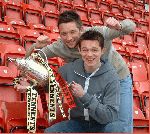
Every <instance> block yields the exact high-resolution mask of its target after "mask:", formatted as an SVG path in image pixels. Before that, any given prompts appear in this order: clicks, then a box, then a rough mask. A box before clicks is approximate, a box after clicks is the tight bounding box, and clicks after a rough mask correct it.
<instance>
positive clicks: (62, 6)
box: [59, 4, 73, 13]
mask: <svg viewBox="0 0 150 134" xmlns="http://www.w3.org/2000/svg"><path fill="white" fill-rule="evenodd" d="M66 10H73V5H70V4H69V5H68V4H67V5H66V4H60V5H59V12H60V13H62V12H64V11H66Z"/></svg>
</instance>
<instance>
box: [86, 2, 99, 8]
mask: <svg viewBox="0 0 150 134" xmlns="http://www.w3.org/2000/svg"><path fill="white" fill-rule="evenodd" d="M85 2H86V7H87V8H88V9H94V10H98V1H97V0H88V1H85Z"/></svg>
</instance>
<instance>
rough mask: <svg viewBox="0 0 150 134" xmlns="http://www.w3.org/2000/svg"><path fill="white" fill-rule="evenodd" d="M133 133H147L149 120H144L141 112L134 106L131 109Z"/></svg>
mask: <svg viewBox="0 0 150 134" xmlns="http://www.w3.org/2000/svg"><path fill="white" fill-rule="evenodd" d="M133 128H134V129H133V132H134V133H137V132H138V133H148V132H149V130H148V128H149V120H148V119H145V117H144V115H143V113H142V111H141V110H140V109H139V108H137V107H136V106H134V107H133Z"/></svg>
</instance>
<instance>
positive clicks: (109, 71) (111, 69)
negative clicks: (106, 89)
mask: <svg viewBox="0 0 150 134" xmlns="http://www.w3.org/2000/svg"><path fill="white" fill-rule="evenodd" d="M103 68H104V69H105V71H106V72H107V75H109V76H111V78H115V79H117V80H118V79H119V76H118V74H117V71H116V69H115V68H114V67H113V65H112V64H111V63H110V62H109V61H108V60H107V61H105V63H104V64H103Z"/></svg>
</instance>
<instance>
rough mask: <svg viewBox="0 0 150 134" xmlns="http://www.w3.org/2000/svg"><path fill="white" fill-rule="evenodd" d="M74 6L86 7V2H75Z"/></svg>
mask: <svg viewBox="0 0 150 134" xmlns="http://www.w3.org/2000/svg"><path fill="white" fill-rule="evenodd" d="M73 6H81V7H86V6H85V0H73Z"/></svg>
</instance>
